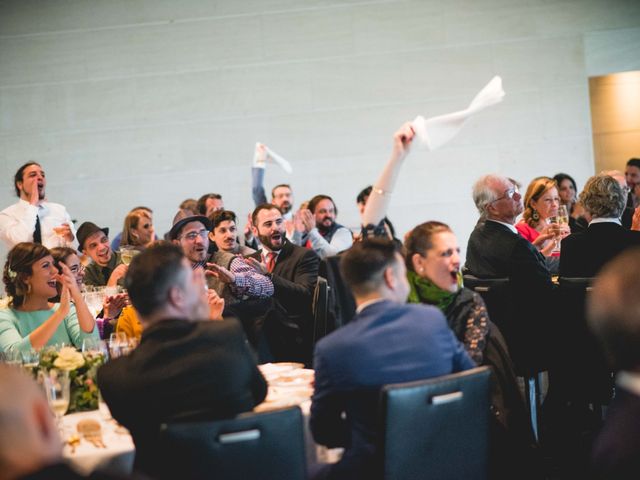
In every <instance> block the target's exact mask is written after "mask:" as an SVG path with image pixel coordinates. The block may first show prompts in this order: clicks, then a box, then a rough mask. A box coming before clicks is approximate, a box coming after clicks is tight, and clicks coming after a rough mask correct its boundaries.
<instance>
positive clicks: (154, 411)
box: [98, 244, 267, 477]
mask: <svg viewBox="0 0 640 480" xmlns="http://www.w3.org/2000/svg"><path fill="white" fill-rule="evenodd" d="M125 285H126V287H127V289H128V292H129V298H130V299H131V303H132V304H133V306H134V307H135V309H136V311H137V312H138V314H139V316H140V322H141V323H142V327H143V332H142V339H141V341H140V345H139V346H138V348H136V349H135V350H134V351H133V352H132V353H131V354H129V355H128V356H125V357H120V358H116V359H113V360H111V361H110V362H109V363H107V364H105V365H104V366H103V367H101V368H100V370H99V371H98V384H99V386H100V390H101V392H102V395H103V398H104V399H105V401H106V402H107V405H108V406H109V409H110V410H111V413H112V415H113V418H115V419H116V420H117V421H118V422H120V423H122V424H123V425H124V426H125V427H127V428H128V429H129V430H130V431H131V434H132V436H133V439H134V442H135V444H136V464H137V465H138V467H140V468H141V469H143V470H144V471H145V472H147V473H148V474H150V475H152V476H156V475H157V474H158V473H161V472H158V471H154V469H157V468H161V465H162V463H161V462H159V461H158V460H159V459H158V458H156V457H157V451H156V450H155V448H156V445H157V443H156V441H157V439H156V435H157V432H158V430H159V426H160V424H161V423H163V422H167V421H171V420H177V419H180V420H199V419H207V420H214V419H220V418H228V417H233V416H234V415H236V414H237V413H240V412H246V411H250V410H252V409H253V407H255V406H256V405H257V404H259V403H260V402H262V400H263V399H264V398H265V396H266V392H267V385H266V382H265V380H264V378H263V377H262V375H261V374H260V371H259V370H258V368H257V366H256V363H255V360H254V358H253V355H252V353H251V351H250V349H249V346H248V344H247V340H246V337H245V335H244V333H243V331H242V327H241V326H240V324H239V323H238V322H237V321H235V320H232V319H228V320H222V321H212V320H208V318H219V314H220V310H221V309H222V305H223V304H222V302H220V303H216V302H209V301H208V297H207V288H206V283H205V279H204V274H203V272H202V269H195V270H194V269H192V268H191V264H190V263H189V261H188V260H187V258H186V257H185V256H184V255H183V253H182V251H181V250H180V248H179V247H178V246H175V245H170V244H159V245H154V246H152V247H149V248H148V249H146V250H145V251H144V252H142V253H140V254H139V255H137V256H136V257H135V258H134V259H133V261H132V262H131V265H130V266H129V271H128V272H127V277H126V280H125ZM216 308H217V309H218V311H217V312H212V311H211V309H216ZM157 476H158V477H162V475H157Z"/></svg>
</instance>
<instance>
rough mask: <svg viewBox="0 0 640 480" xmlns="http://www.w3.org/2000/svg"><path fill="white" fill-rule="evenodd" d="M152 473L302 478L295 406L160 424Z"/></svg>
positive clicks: (252, 479)
mask: <svg viewBox="0 0 640 480" xmlns="http://www.w3.org/2000/svg"><path fill="white" fill-rule="evenodd" d="M159 443H160V448H159V451H158V455H157V459H158V462H159V464H160V465H162V466H163V467H164V468H159V469H158V471H157V472H154V473H155V474H156V475H157V476H158V478H189V479H195V480H199V479H216V480H282V479H288V480H303V479H305V478H306V459H305V448H304V433H303V424H302V413H301V412H300V409H299V408H298V407H292V408H286V409H281V410H274V411H270V412H265V413H257V414H255V413H248V414H242V415H240V416H238V417H236V418H233V419H229V420H218V421H211V422H194V423H169V424H163V425H162V426H161V428H160V436H159Z"/></svg>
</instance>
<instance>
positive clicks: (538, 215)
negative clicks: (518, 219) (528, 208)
mask: <svg viewBox="0 0 640 480" xmlns="http://www.w3.org/2000/svg"><path fill="white" fill-rule="evenodd" d="M531 219H532V220H533V221H534V222H537V221H538V220H540V214H539V213H538V211H537V210H536V209H535V208H534V209H533V213H532V214H531Z"/></svg>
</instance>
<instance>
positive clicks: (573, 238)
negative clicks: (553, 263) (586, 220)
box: [560, 222, 640, 277]
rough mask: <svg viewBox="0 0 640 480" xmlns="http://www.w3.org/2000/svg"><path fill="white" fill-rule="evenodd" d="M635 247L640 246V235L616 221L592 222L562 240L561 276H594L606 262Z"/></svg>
mask: <svg viewBox="0 0 640 480" xmlns="http://www.w3.org/2000/svg"><path fill="white" fill-rule="evenodd" d="M636 245H640V232H635V231H632V230H627V229H626V228H624V227H621V226H620V225H618V224H617V223H613V222H607V223H593V224H591V225H589V227H588V228H587V229H586V230H585V231H583V232H580V233H572V234H571V235H569V236H568V237H566V238H564V239H563V240H562V247H561V249H562V254H561V255H560V276H562V277H595V276H596V275H597V273H598V271H599V270H600V269H601V268H602V267H603V266H604V264H605V263H607V262H608V261H609V260H612V259H613V258H614V257H615V256H616V255H618V254H619V253H621V252H622V251H623V250H625V249H627V248H629V247H633V246H636Z"/></svg>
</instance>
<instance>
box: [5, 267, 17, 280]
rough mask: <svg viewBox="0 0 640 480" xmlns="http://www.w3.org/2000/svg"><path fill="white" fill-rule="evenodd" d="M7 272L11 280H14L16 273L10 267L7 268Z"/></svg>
mask: <svg viewBox="0 0 640 480" xmlns="http://www.w3.org/2000/svg"><path fill="white" fill-rule="evenodd" d="M7 274H8V275H9V278H10V279H11V280H15V279H16V277H17V276H18V274H17V273H16V272H15V271H14V270H11V267H9V268H7Z"/></svg>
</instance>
